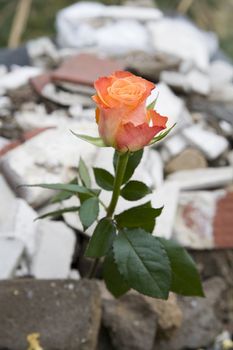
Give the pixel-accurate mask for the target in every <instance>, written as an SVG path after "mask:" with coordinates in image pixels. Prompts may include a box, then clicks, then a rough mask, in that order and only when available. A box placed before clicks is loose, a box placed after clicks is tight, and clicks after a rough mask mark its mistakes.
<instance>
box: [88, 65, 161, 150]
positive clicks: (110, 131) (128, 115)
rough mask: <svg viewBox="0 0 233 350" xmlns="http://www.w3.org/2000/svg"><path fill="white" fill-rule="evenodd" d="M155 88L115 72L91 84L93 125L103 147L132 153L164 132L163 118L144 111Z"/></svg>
mask: <svg viewBox="0 0 233 350" xmlns="http://www.w3.org/2000/svg"><path fill="white" fill-rule="evenodd" d="M154 88H155V85H154V84H153V83H151V82H149V81H147V80H145V79H143V78H140V77H137V76H136V75H133V74H131V73H129V72H121V71H120V72H115V73H113V74H112V75H111V76H108V77H103V78H99V79H98V80H97V81H96V82H95V89H96V95H94V96H93V97H92V98H93V100H94V101H95V102H96V104H97V109H96V121H97V123H98V127H99V133H100V136H101V137H102V139H103V140H104V142H105V144H106V145H107V146H112V147H114V148H116V149H117V150H118V151H120V152H127V151H131V152H135V151H137V150H139V149H141V148H143V147H144V146H146V145H148V144H149V143H150V141H151V140H152V138H153V137H154V136H155V135H156V134H157V133H159V132H160V131H161V130H163V129H165V128H166V122H167V117H162V116H161V115H160V114H158V113H157V112H155V111H153V110H148V111H147V109H146V99H147V97H148V96H149V95H150V93H151V91H152V90H153V89H154Z"/></svg>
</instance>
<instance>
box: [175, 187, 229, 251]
mask: <svg viewBox="0 0 233 350" xmlns="http://www.w3.org/2000/svg"><path fill="white" fill-rule="evenodd" d="M224 195H225V191H215V192H210V191H196V192H191V191H190V192H183V193H181V194H180V196H179V206H178V210H177V216H176V221H175V227H174V232H175V235H174V238H175V239H176V240H178V242H179V243H180V244H181V245H183V246H185V247H189V248H194V249H210V248H213V247H214V225H213V221H214V217H215V213H216V205H217V201H218V200H219V198H221V197H223V196H224Z"/></svg>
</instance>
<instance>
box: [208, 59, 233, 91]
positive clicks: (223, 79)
mask: <svg viewBox="0 0 233 350" xmlns="http://www.w3.org/2000/svg"><path fill="white" fill-rule="evenodd" d="M209 76H210V82H211V87H212V89H216V88H217V89H219V87H221V88H222V87H223V86H224V85H226V84H227V83H231V82H232V80H233V67H232V64H230V63H228V62H227V61H223V60H216V61H213V62H212V63H211V65H210V68H209Z"/></svg>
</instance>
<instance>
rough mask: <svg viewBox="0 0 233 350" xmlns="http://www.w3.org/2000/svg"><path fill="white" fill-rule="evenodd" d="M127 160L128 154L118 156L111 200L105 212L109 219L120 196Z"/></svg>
mask: <svg viewBox="0 0 233 350" xmlns="http://www.w3.org/2000/svg"><path fill="white" fill-rule="evenodd" d="M128 159H129V153H128V152H127V153H123V154H118V159H117V166H116V176H115V180H114V187H113V193H112V199H111V202H110V204H109V207H108V210H107V217H108V218H111V217H112V215H113V213H114V210H115V208H116V205H117V202H118V198H119V195H120V188H121V185H122V181H123V178H124V175H125V170H126V166H127V163H128Z"/></svg>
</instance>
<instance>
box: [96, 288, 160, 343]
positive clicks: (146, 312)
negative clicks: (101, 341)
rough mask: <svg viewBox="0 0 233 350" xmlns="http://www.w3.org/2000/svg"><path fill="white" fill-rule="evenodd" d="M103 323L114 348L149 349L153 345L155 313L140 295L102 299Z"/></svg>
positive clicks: (155, 322)
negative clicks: (117, 298)
mask: <svg viewBox="0 0 233 350" xmlns="http://www.w3.org/2000/svg"><path fill="white" fill-rule="evenodd" d="M103 324H104V326H105V327H106V328H107V330H108V331H109V334H110V337H111V342H112V344H113V345H114V347H115V348H116V349H121V350H145V349H146V350H151V349H152V347H153V342H154V337H155V334H156V329H157V315H156V313H155V312H154V311H153V309H152V308H151V306H150V305H149V304H148V303H147V302H146V301H145V300H144V298H143V296H141V295H134V294H128V295H125V296H123V297H121V298H120V299H119V300H115V299H112V300H110V299H109V300H106V299H105V300H103Z"/></svg>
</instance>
